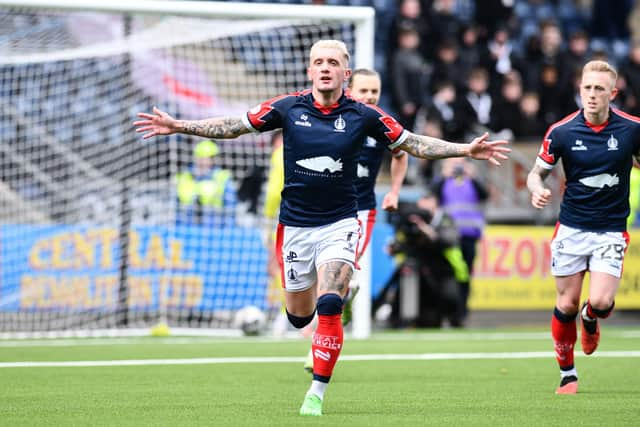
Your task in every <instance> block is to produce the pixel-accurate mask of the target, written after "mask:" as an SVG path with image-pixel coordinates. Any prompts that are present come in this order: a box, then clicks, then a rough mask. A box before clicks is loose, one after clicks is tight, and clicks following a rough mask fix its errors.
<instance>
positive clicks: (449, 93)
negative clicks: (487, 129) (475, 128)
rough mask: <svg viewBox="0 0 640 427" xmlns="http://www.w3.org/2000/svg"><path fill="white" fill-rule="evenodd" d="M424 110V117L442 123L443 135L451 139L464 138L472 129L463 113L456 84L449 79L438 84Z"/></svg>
mask: <svg viewBox="0 0 640 427" xmlns="http://www.w3.org/2000/svg"><path fill="white" fill-rule="evenodd" d="M424 110H425V113H424V119H425V120H426V121H427V122H437V123H440V126H439V127H440V128H441V132H442V135H443V136H444V137H445V138H447V139H448V140H450V141H459V140H461V139H464V137H465V135H466V134H467V132H469V131H470V128H469V126H468V125H469V122H468V120H467V118H466V117H465V115H464V114H463V110H462V102H461V101H460V100H458V97H457V89H456V86H455V85H454V84H453V82H451V81H449V80H443V81H441V82H439V83H437V84H436V89H435V92H434V94H433V97H432V98H431V101H430V102H429V104H428V105H427V107H426V108H425V109H424Z"/></svg>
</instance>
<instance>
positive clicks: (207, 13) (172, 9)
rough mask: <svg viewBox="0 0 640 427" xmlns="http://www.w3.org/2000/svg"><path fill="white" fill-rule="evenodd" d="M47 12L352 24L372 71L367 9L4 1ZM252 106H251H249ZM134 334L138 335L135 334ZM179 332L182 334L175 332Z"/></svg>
mask: <svg viewBox="0 0 640 427" xmlns="http://www.w3.org/2000/svg"><path fill="white" fill-rule="evenodd" d="M2 6H5V7H15V8H20V9H36V10H37V9H46V10H57V11H69V12H102V13H121V14H136V13H140V14H150V15H177V16H189V17H201V18H244V19H252V18H256V19H269V20H282V21H284V22H286V21H290V20H304V19H317V20H326V21H333V22H349V23H352V24H354V26H355V42H354V44H355V52H354V54H353V65H352V67H353V68H373V64H374V18H375V11H374V9H373V8H371V7H363V6H316V5H291V4H287V5H285V4H276V3H235V2H233V3H232V2H215V1H175V0H136V1H131V0H109V1H108V2H105V1H102V0H0V7H2ZM247 107H249V106H247ZM370 263H371V252H370V250H367V251H366V252H365V253H364V254H363V256H362V258H361V260H360V266H361V269H360V271H359V272H358V274H357V277H358V283H359V285H360V292H359V294H360V296H359V297H358V298H356V299H355V300H354V310H353V324H352V330H351V335H352V337H353V338H356V339H364V338H368V337H369V336H370V335H371V269H370ZM131 332H133V331H131ZM176 332H177V331H176Z"/></svg>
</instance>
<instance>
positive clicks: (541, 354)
mask: <svg viewBox="0 0 640 427" xmlns="http://www.w3.org/2000/svg"><path fill="white" fill-rule="evenodd" d="M554 356H555V353H553V352H548V351H531V352H520V353H424V354H360V355H344V356H341V357H340V361H344V362H354V361H395V360H499V359H542V358H553V357H554ZM576 356H577V357H583V355H581V354H576ZM592 357H593V356H592ZM595 357H596V358H601V357H603V358H622V357H640V351H635V350H634V351H602V352H599V353H598V354H597V355H596V356H595ZM303 361H304V358H301V357H203V358H193V359H141V360H77V361H58V362H1V363H0V368H76V367H103V366H152V365H221V364H242V363H253V364H255V363H300V362H303Z"/></svg>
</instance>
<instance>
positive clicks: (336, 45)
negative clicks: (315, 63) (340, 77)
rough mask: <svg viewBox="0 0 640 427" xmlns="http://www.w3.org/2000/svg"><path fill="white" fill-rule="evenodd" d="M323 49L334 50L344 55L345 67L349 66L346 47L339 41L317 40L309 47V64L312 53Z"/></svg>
mask: <svg viewBox="0 0 640 427" xmlns="http://www.w3.org/2000/svg"><path fill="white" fill-rule="evenodd" d="M320 48H325V49H336V50H338V51H340V52H341V53H342V54H343V55H344V60H345V66H347V67H348V66H349V59H350V57H349V51H348V50H347V45H346V44H344V42H343V41H340V40H328V39H327V40H318V41H317V42H315V43H314V44H313V46H311V50H310V51H309V62H311V58H313V52H314V51H315V50H316V49H320Z"/></svg>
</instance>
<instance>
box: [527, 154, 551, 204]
mask: <svg viewBox="0 0 640 427" xmlns="http://www.w3.org/2000/svg"><path fill="white" fill-rule="evenodd" d="M550 173H551V170H550V169H545V168H543V167H541V166H540V165H537V164H536V165H533V168H532V169H531V172H529V175H527V188H528V189H529V192H530V193H531V204H532V205H533V207H535V208H537V209H542V208H544V207H545V206H546V205H548V204H549V202H550V201H551V190H549V189H548V188H546V187H545V186H544V180H545V179H546V178H547V177H548V176H549V174H550Z"/></svg>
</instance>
